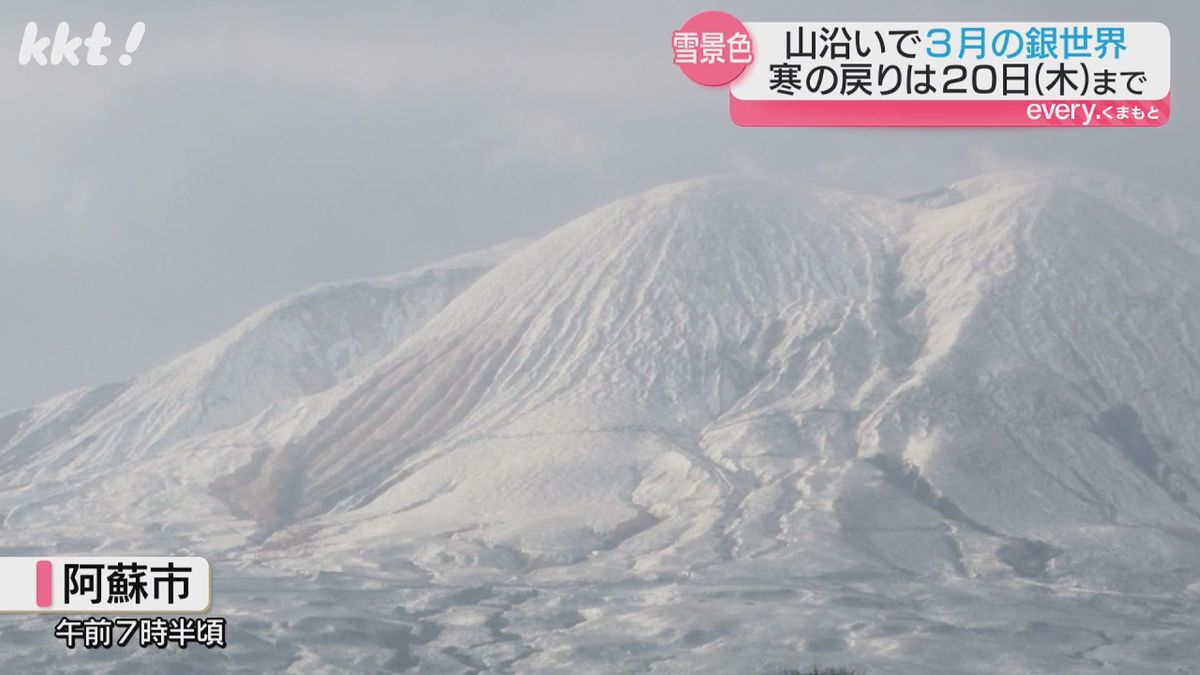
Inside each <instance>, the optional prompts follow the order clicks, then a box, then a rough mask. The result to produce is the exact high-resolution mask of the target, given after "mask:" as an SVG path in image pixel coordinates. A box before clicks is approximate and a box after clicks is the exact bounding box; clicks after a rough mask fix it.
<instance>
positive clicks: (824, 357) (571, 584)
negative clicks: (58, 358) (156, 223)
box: [0, 171, 1200, 673]
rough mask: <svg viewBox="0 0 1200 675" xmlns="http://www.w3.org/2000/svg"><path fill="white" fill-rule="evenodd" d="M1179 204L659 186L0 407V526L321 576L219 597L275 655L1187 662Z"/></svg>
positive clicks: (1182, 212)
mask: <svg viewBox="0 0 1200 675" xmlns="http://www.w3.org/2000/svg"><path fill="white" fill-rule="evenodd" d="M1197 213H1198V211H1197V207H1196V206H1195V204H1194V203H1193V202H1190V201H1187V200H1185V199H1179V198H1175V197H1172V196H1170V195H1166V194H1163V193H1161V192H1160V191H1158V190H1155V189H1153V188H1149V187H1146V186H1139V185H1133V184H1127V183H1123V182H1121V181H1118V180H1116V179H1113V178H1109V177H1105V176H1097V175H1090V174H1075V173H1063V172H1055V171H1025V172H1010V173H1003V174H994V175H988V176H983V177H979V178H975V179H971V180H967V181H963V182H961V183H958V184H955V185H953V186H949V187H947V188H945V189H943V190H939V191H936V192H934V193H930V194H926V195H920V196H917V197H914V198H912V199H908V200H901V201H897V200H891V199H882V198H875V197H869V196H865V195H859V194H852V193H846V192H840V191H836V190H829V189H822V188H812V187H804V186H797V185H786V184H776V183H770V182H765V181H757V180H749V179H741V178H715V179H701V180H696V181H689V182H685V183H678V184H673V185H668V186H664V187H661V188H657V189H654V190H651V191H649V192H647V193H645V194H642V195H639V196H636V197H632V198H629V199H626V200H623V201H620V202H617V203H615V204H612V205H610V206H607V207H604V208H602V209H599V210H597V211H595V212H592V213H590V214H588V215H585V216H583V217H581V218H579V219H578V220H575V221H573V222H571V223H568V224H567V225H565V226H563V227H562V228H560V229H558V230H556V231H554V232H552V233H551V234H549V235H548V236H546V237H545V238H543V239H541V240H539V241H537V242H534V243H532V244H529V245H527V246H524V247H521V248H520V250H519V251H517V252H515V253H512V254H511V255H494V256H492V255H488V256H484V257H485V259H486V260H488V261H490V260H493V259H499V258H503V262H500V263H499V264H497V265H495V267H494V268H491V269H487V268H488V267H489V266H490V262H489V263H487V264H474V265H467V266H457V265H450V266H440V267H436V268H434V269H432V270H426V271H422V272H416V273H413V274H410V275H404V276H401V277H398V278H396V279H393V280H389V281H386V282H363V283H360V284H351V285H347V286H333V287H328V288H325V289H318V290H317V291H314V292H311V293H309V294H306V295H304V296H300V299H299V300H292V301H285V302H284V303H282V304H281V305H278V306H274V307H273V308H269V309H268V310H264V312H263V313H262V314H260V315H257V317H256V318H252V319H250V320H248V321H247V322H246V323H244V324H243V325H242V326H240V327H239V328H237V329H235V330H234V331H233V332H232V333H231V334H230V335H229V336H227V337H225V338H222V339H220V340H218V341H217V342H215V343H213V344H212V345H209V346H207V347H205V348H202V349H200V350H197V352H194V353H193V354H191V355H189V356H187V357H185V358H184V359H181V360H180V361H178V362H176V363H174V364H171V365H168V366H166V367H164V368H162V369H160V370H158V371H154V372H153V373H150V374H148V375H147V376H145V377H143V378H139V379H137V380H134V381H133V383H131V384H126V385H118V386H115V387H111V388H100V389H96V390H91V391H88V392H80V393H76V394H71V395H68V396H66V397H63V398H60V399H57V400H56V401H52V402H50V403H47V404H44V405H43V406H39V407H37V408H35V409H32V410H30V411H22V412H18V413H15V414H13V415H10V416H8V417H5V418H0V448H3V450H0V471H2V473H0V509H5V510H6V512H7V514H8V515H7V518H6V520H5V526H4V527H5V530H4V531H5V533H6V535H8V537H9V539H8V541H9V542H17V545H20V546H29V547H33V546H34V545H35V543H36V541H39V539H37V537H41V539H40V541H44V540H45V534H46V532H47V531H48V530H50V531H54V528H55V527H61V528H62V530H63V533H64V536H63V538H62V541H65V542H66V543H60V547H62V548H64V549H71V550H79V549H95V548H104V549H105V550H114V549H121V548H136V549H137V550H142V549H144V548H145V547H146V546H147V545H157V546H159V547H160V548H161V547H164V546H165V547H168V548H171V549H172V550H173V551H180V552H182V551H185V550H186V551H188V552H194V553H199V554H203V555H207V556H209V557H210V558H213V559H214V560H217V561H218V564H217V569H218V573H219V572H220V570H221V569H238V570H247V569H250V568H253V569H255V570H257V571H256V572H255V574H267V572H264V571H262V570H264V569H265V570H270V574H272V575H278V576H273V577H272V579H273V580H274V583H276V584H277V585H279V586H281V587H287V588H289V589H293V590H294V589H296V588H303V589H305V590H304V592H305V593H312V594H316V595H315V596H313V597H314V599H312V600H311V601H308V602H307V604H306V602H303V601H299V600H296V599H295V598H293V597H291V596H286V597H285V596H284V595H278V596H273V599H272V600H271V601H270V602H267V601H263V603H249V602H243V601H241V600H240V599H239V598H229V599H228V600H226V602H228V603H229V604H228V605H227V607H228V608H229V611H231V612H233V613H235V614H238V613H242V614H244V615H245V616H247V617H252V618H253V622H251V623H252V624H253V625H255V626H257V628H254V629H252V630H253V632H254V634H255V635H256V636H257V637H258V638H261V639H264V640H269V641H272V643H273V644H274V645H275V648H276V649H277V650H280V659H281V660H280V661H279V663H284V664H290V665H292V666H293V667H296V668H297V669H299V670H302V671H309V670H314V671H315V670H320V669H322V668H331V669H340V668H353V669H364V670H370V669H378V668H385V669H387V668H392V669H402V668H407V667H415V668H418V669H423V670H428V671H435V672H440V671H451V672H453V671H463V670H467V671H470V670H472V669H474V670H501V671H503V670H509V669H512V670H520V671H527V672H545V671H554V670H563V671H567V670H569V671H571V672H651V671H656V672H657V671H661V672H732V671H740V672H753V670H754V669H755V668H760V667H771V666H789V665H790V666H798V665H800V664H801V663H802V662H804V661H813V660H817V661H822V662H826V663H828V662H831V661H845V662H847V663H851V664H856V665H865V666H867V667H868V668H873V669H874V670H870V671H869V672H888V673H891V672H913V673H917V672H920V673H936V672H946V673H951V672H953V673H962V672H981V673H982V672H1075V671H1079V672H1090V671H1092V670H1095V669H1109V670H1111V671H1112V672H1186V671H1183V670H1179V671H1176V670H1174V669H1175V668H1177V667H1179V668H1184V667H1187V664H1189V663H1196V662H1200V651H1197V650H1198V649H1200V648H1198V647H1197V646H1196V645H1197V641H1196V640H1195V639H1194V638H1195V637H1197V636H1200V623H1198V622H1197V620H1196V619H1195V618H1194V617H1195V613H1194V611H1195V610H1196V609H1198V608H1200V445H1198V439H1200V419H1198V418H1197V417H1196V415H1195V411H1196V410H1197V408H1198V407H1200V406H1198V403H1200V337H1198V336H1200V225H1198V223H1200V220H1198V219H1197ZM505 253H508V251H507V250H506V251H505ZM485 270H486V271H485ZM460 291H461V292H460ZM79 467H86V468H87V469H88V471H89V472H91V473H90V474H89V475H90V476H91V478H89V480H88V482H87V485H77V484H76V483H75V482H74V481H76V480H78V479H77V478H76V477H77V475H79V471H78V469H79ZM46 494H49V495H51V497H50V498H45V497H41V496H39V497H37V498H35V497H34V496H33V495H46ZM3 512H5V511H0V513H3ZM81 512H82V513H96V514H102V513H112V512H119V513H121V514H122V516H121V518H119V519H111V520H112V522H107V523H105V524H104V525H103V527H101V526H99V522H96V523H94V524H93V525H92V526H91V527H86V528H82V530H79V529H76V530H72V529H70V527H68V526H65V525H63V526H57V525H55V523H59V522H61V519H62V518H63V515H64V514H65V513H81ZM84 520H85V521H86V518H84ZM147 523H149V525H148V524H147ZM72 527H76V526H72ZM81 532H86V536H85V535H84V534H82V533H81ZM31 550H32V549H31ZM318 571H320V572H321V574H319V575H317V576H315V577H314V576H311V575H312V574H314V573H316V572H318ZM246 574H250V573H249V572H246ZM235 576H236V575H235ZM235 585H236V584H235ZM364 587H370V588H372V589H374V591H375V592H376V595H374V596H371V597H370V598H367V597H365V596H364V597H361V598H358V599H356V600H353V601H350V600H347V601H346V602H345V603H341V604H339V605H338V607H339V609H338V610H337V611H336V614H337V616H340V617H341V618H342V623H341V624H338V623H336V622H333V623H329V624H325V623H322V619H321V618H320V617H323V616H325V615H323V614H322V612H327V611H330V606H329V604H328V603H329V602H331V600H329V599H325V598H324V596H321V595H320V594H321V593H329V594H331V595H330V596H329V597H330V598H333V597H337V598H339V599H340V600H345V594H346V593H348V592H350V591H349V590H348V589H357V588H364ZM305 597H309V596H305ZM356 597H357V596H356ZM340 600H339V602H340ZM356 603H357V604H356ZM396 606H400V607H401V608H402V610H400V611H399V616H398V615H397V610H395V609H394V608H395V607H396ZM389 608H390V609H389ZM296 616H307V617H310V618H309V619H306V620H305V621H307V623H305V621H299V622H297V621H296V620H295V617H296ZM367 616H370V617H374V618H375V619H376V620H377V621H380V622H382V623H383V625H391V626H393V627H394V628H396V630H401V628H400V627H403V631H407V632H406V633H405V635H406V637H403V638H395V639H394V640H392V641H390V642H389V641H388V640H379V639H377V638H375V637H372V635H374V633H373V632H372V630H373V629H372V628H370V627H369V626H367V627H364V625H363V624H361V623H356V622H360V621H361V620H363V618H364V617H367ZM326 618H328V617H326ZM330 621H332V620H330ZM347 625H354V626H358V627H357V628H350V629H348V630H349V632H338V631H339V630H341V629H339V628H338V626H343V627H345V626H347ZM326 626H328V628H329V630H331V631H333V632H335V633H337V635H339V636H340V637H336V638H333V637H331V638H329V639H331V640H334V641H335V642H338V641H340V642H339V644H341V643H344V644H346V645H357V647H358V648H359V649H358V650H357V651H355V650H350V652H353V654H351V653H350V652H342V651H338V652H336V653H322V654H317V653H315V652H313V651H312V650H311V644H310V643H309V641H310V640H320V639H322V638H321V636H323V635H326V632H324V631H325V627H326ZM347 636H349V637H347ZM964 636H970V637H969V638H968V639H970V640H972V641H973V642H974V643H975V644H977V645H978V646H979V649H980V650H981V653H983V654H988V655H989V656H988V657H987V658H985V659H983V660H982V661H980V660H973V659H972V658H971V657H970V656H969V655H966V654H963V653H962V652H961V649H960V647H961V645H962V643H963V640H964ZM364 644H366V645H367V647H365V648H364V647H363V645H364ZM997 655H1002V658H1000V657H999V656H997ZM247 658H249V657H247ZM251 662H252V661H247V663H251ZM30 663H33V662H30ZM255 663H258V662H255ZM262 663H266V662H262ZM262 663H259V666H262ZM271 663H275V662H271ZM276 665H277V664H276ZM262 667H267V666H262ZM272 667H273V666H272Z"/></svg>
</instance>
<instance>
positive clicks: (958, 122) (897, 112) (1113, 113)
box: [729, 94, 1171, 127]
mask: <svg viewBox="0 0 1200 675" xmlns="http://www.w3.org/2000/svg"><path fill="white" fill-rule="evenodd" d="M1059 104H1066V105H1068V106H1072V105H1075V106H1078V105H1084V106H1090V105H1093V104H1094V105H1095V108H1094V115H1093V117H1092V118H1091V119H1090V120H1088V119H1087V118H1086V117H1085V116H1084V115H1083V109H1082V108H1078V107H1076V108H1071V109H1070V110H1072V111H1073V112H1074V116H1072V117H1070V118H1067V119H1060V118H1058V117H1057V116H1053V115H1052V116H1050V117H1046V116H1045V114H1044V113H1045V111H1046V110H1047V108H1043V107H1038V108H1032V110H1034V111H1035V112H1034V116H1033V117H1031V115H1030V110H1031V106H1051V108H1050V110H1056V109H1057V108H1054V106H1058V105H1059ZM1151 106H1154V107H1155V108H1156V109H1157V110H1158V119H1156V120H1152V119H1149V118H1147V117H1143V118H1142V119H1135V118H1134V117H1133V116H1129V117H1127V118H1126V119H1119V118H1118V117H1117V112H1118V110H1119V109H1120V108H1122V107H1126V108H1130V109H1132V108H1134V107H1138V108H1140V109H1141V110H1143V111H1148V110H1149V109H1150V107H1151ZM1106 112H1107V114H1108V116H1106V115H1105V113H1106ZM729 116H730V117H731V118H732V119H733V122H734V124H737V125H738V126H743V127H1160V126H1162V125H1164V124H1166V123H1167V120H1168V119H1170V117H1171V97H1170V95H1168V96H1166V97H1165V98H1163V99H1161V100H1158V101H1113V100H1080V101H1034V100H1027V99H1026V100H1013V101H995V100H986V101H982V100H977V101H846V100H840V101H839V100H829V101H812V100H803V101H801V100H797V101H743V100H742V99H739V98H737V97H736V96H733V95H732V94H730V96H729Z"/></svg>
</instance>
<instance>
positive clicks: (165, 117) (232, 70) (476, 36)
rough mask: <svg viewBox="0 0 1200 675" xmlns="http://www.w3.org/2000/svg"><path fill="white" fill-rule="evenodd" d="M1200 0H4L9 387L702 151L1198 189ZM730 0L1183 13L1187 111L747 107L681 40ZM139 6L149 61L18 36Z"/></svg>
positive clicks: (912, 175)
mask: <svg viewBox="0 0 1200 675" xmlns="http://www.w3.org/2000/svg"><path fill="white" fill-rule="evenodd" d="M251 4H253V7H251V6H250V5H251ZM201 5H202V6H201ZM647 5H652V7H647ZM847 5H849V6H850V7H847ZM989 6H990V7H994V9H986V10H985V9H984V8H985V7H989ZM1195 6H1196V3H1193V2H1176V1H1170V2H1168V1H1163V2H1153V1H1149V0H1140V1H1138V2H1111V1H1109V2H1095V1H1090V2H1089V1H1083V2H1054V3H1050V2H1046V1H1045V0H1039V1H1036V2H1024V1H1021V2H1014V1H1004V2H999V1H996V2H972V3H962V2H956V1H947V2H904V3H898V2H892V1H890V0H887V1H876V2H870V3H866V2H864V3H853V2H813V1H809V0H806V1H805V2H797V1H789V2H735V1H732V0H730V1H728V2H708V1H705V2H675V3H669V2H656V3H649V2H628V3H613V2H593V3H587V4H585V3H582V2H562V1H555V2H552V1H549V0H546V1H537V0H525V1H523V2H520V1H512V0H509V1H507V2H499V1H497V2H490V3H489V2H460V3H452V2H445V1H444V0H439V1H438V2H412V3H403V2H389V3H379V4H371V3H366V2H355V3H335V2H332V1H329V2H323V3H305V4H303V5H302V6H301V5H300V3H295V2H278V3H267V2H256V3H248V2H239V3H228V4H221V3H186V4H185V3H163V2H147V3H142V4H139V3H133V2H95V1H93V2H86V3H78V4H64V3H49V2H44V1H42V0H37V1H33V0H23V1H13V2H6V3H4V5H3V7H2V8H0V52H2V51H3V50H8V52H9V56H8V57H7V58H3V59H0V64H2V65H0V78H2V81H3V87H0V101H2V103H3V110H4V118H3V124H0V143H2V144H3V149H4V154H5V157H6V161H4V162H3V163H2V164H0V171H2V174H0V316H2V317H4V318H3V324H2V327H3V330H0V410H4V409H8V408H13V407H17V406H21V405H26V404H32V403H35V402H37V401H39V400H41V399H43V398H46V397H48V396H50V395H53V394H56V393H59V392H61V391H65V390H67V389H71V388H74V387H78V386H84V385H91V384H99V383H102V382H106V381H111V380H117V379H123V378H126V377H129V376H132V375H135V374H137V373H138V372H140V371H142V370H145V369H146V368H148V367H151V366H154V365H157V364H159V363H162V362H164V361H166V360H168V359H170V358H171V357H173V356H176V355H178V354H180V353H182V352H184V351H186V350H187V349H189V348H191V347H193V346H196V345H198V344H200V343H202V342H204V341H205V340H207V339H209V338H211V337H214V336H215V335H217V334H219V333H221V332H222V331H223V330H224V329H226V328H227V327H229V326H230V325H232V324H233V323H234V322H236V321H237V320H238V319H239V318H241V317H243V316H245V315H246V314H248V313H250V312H252V311H253V310H254V309H256V308H258V307H260V306H261V305H263V304H265V303H267V302H270V301H272V300H274V299H277V298H279V297H281V296H284V295H287V294H289V293H291V292H293V291H296V290H299V289H301V288H304V287H306V286H309V285H311V284H314V283H318V282H323V281H331V280H338V279H344V278H352V277H363V276H372V275H379V274H386V273H391V272H396V271H401V270H404V269H406V268H408V267H412V266H414V265H416V264H420V263H423V262H427V261H431V260H434V259H437V258H441V257H445V256H448V255H451V254H454V253H458V252H463V251H467V250H470V249H474V248H479V247H482V246H486V245H489V244H492V243H496V242H499V241H503V240H506V239H509V238H512V237H517V236H529V235H535V234H539V233H542V232H545V231H547V230H549V229H551V228H553V227H554V226H556V225H559V224H561V223H562V222H564V221H566V220H567V219H569V218H570V217H572V216H574V215H577V214H579V213H581V212H584V211H586V210H588V209H590V208H592V207H595V206H598V205H600V204H603V203H605V202H607V201H610V200H612V199H615V198H618V197H621V196H624V195H627V194H631V193H635V192H638V191H641V190H643V189H646V188H648V187H651V186H653V185H656V184H659V183H663V182H668V181H673V180H678V179H683V178H689V177H693V176H697V175H704V174H713V173H731V172H749V173H768V174H787V175H795V176H796V177H797V180H802V181H811V182H818V183H825V184H831V185H837V186H843V187H850V188H857V189H861V190H865V191H872V192H880V193H890V194H895V195H902V194H906V193H911V192H916V191H921V190H926V189H930V188H933V187H936V186H938V185H942V184H944V183H946V182H950V181H953V180H956V179H959V178H962V177H965V176H969V175H974V174H977V173H981V172H984V171H990V170H995V169H1000V168H1007V167H1013V166H1024V165H1047V164H1049V165H1065V166H1081V167H1093V168H1100V169H1103V170H1107V171H1110V172H1113V173H1116V174H1121V175H1127V176H1130V177H1133V178H1136V179H1140V180H1143V181H1146V182H1150V183H1155V184H1160V185H1165V186H1167V187H1169V188H1172V189H1174V190H1177V191H1182V192H1194V191H1195V188H1196V185H1197V177H1198V176H1197V164H1198V162H1197V159H1196V157H1197V132H1198V131H1200V127H1198V126H1197V122H1196V119H1197V117H1196V113H1195V110H1196V104H1197V96H1196V93H1195V91H1196V84H1197V68H1195V67H1194V66H1193V64H1194V63H1195V60H1196V59H1195V55H1196V49H1195V48H1192V47H1190V45H1188V44H1187V37H1188V35H1189V34H1190V33H1191V31H1193V30H1196V29H1198V28H1200V20H1198V12H1197V10H1196V9H1195ZM712 8H720V9H725V10H727V11H730V12H732V13H733V14H735V15H737V16H738V17H739V18H742V19H743V20H772V19H780V20H782V19H804V18H808V19H860V20H865V19H897V20H903V19H908V20H919V19H947V20H955V19H958V20H965V19H978V20H999V19H1024V20H1039V19H1041V20H1052V19H1123V20H1158V21H1163V22H1165V23H1166V24H1167V25H1168V26H1169V27H1170V28H1171V30H1172V34H1173V37H1174V40H1173V42H1174V44H1173V51H1174V54H1173V57H1174V72H1173V73H1172V119H1171V122H1170V123H1169V124H1168V125H1167V126H1166V127H1164V128H1161V129H1149V130H1147V129H1141V130H1138V129H1133V130H1112V129H1109V130H1079V129H1074V130H1063V129H1058V130H1051V129H1042V130H1024V131H1022V130H984V131H951V130H935V131H915V130H912V131H906V130H832V129H753V130H751V129H741V128H737V127H735V126H734V125H733V124H731V123H730V122H729V119H728V115H727V110H726V101H725V98H724V95H723V94H722V93H721V92H719V91H715V90H706V89H704V88H701V87H698V86H695V85H692V84H690V83H689V82H687V81H686V80H685V79H684V78H683V77H682V76H681V75H680V74H679V73H678V71H677V70H676V68H675V67H674V66H672V65H671V63H670V31H671V30H672V29H673V28H677V27H678V26H679V25H680V24H681V23H682V22H683V21H684V20H685V19H687V18H688V17H689V16H691V15H692V14H694V13H696V12H697V11H701V10H704V9H712ZM139 19H140V20H143V21H145V22H146V26H147V28H146V36H145V39H144V41H143V43H142V46H141V48H140V49H139V50H138V51H137V52H136V53H135V55H134V62H133V64H132V65H131V66H129V67H125V68H123V67H120V66H117V65H115V64H114V65H110V66H106V67H102V68H86V67H76V68H70V67H67V66H60V67H57V68H37V67H20V66H18V65H17V63H16V54H17V50H18V46H19V44H20V39H21V33H22V31H23V29H24V26H25V23H26V22H27V21H30V20H35V21H38V22H39V24H41V25H42V27H43V30H46V29H47V28H52V27H53V25H54V24H56V23H57V22H58V21H60V20H68V21H70V22H71V23H72V25H73V26H74V27H75V29H76V31H77V32H82V29H83V28H84V27H87V28H88V29H89V30H90V26H91V24H93V23H94V22H96V21H104V22H106V23H107V24H108V26H109V32H110V34H113V37H114V38H115V44H116V46H117V47H119V46H120V45H121V44H122V43H123V41H124V36H125V34H126V33H127V32H128V29H129V27H130V26H131V25H132V24H133V22H134V21H136V20H139ZM116 53H118V54H119V53H120V52H119V51H118V52H116Z"/></svg>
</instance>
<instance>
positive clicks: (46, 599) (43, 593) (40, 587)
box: [37, 560, 54, 607]
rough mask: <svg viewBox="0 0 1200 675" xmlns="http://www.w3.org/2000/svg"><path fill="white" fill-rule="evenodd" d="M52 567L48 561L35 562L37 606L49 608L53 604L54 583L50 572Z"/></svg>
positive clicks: (52, 569)
mask: <svg viewBox="0 0 1200 675" xmlns="http://www.w3.org/2000/svg"><path fill="white" fill-rule="evenodd" d="M53 571H54V565H52V564H50V561H49V560H39V561H37V606H38V607H49V606H50V605H52V604H54V583H53V581H52V576H53V575H52V572H53Z"/></svg>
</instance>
